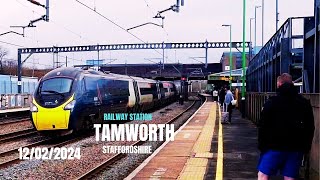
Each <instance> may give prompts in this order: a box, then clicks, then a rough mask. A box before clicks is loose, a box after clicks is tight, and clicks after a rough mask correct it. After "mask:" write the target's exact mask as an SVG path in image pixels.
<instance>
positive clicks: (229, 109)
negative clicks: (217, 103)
mask: <svg viewBox="0 0 320 180" xmlns="http://www.w3.org/2000/svg"><path fill="white" fill-rule="evenodd" d="M226 89H227V94H226V98H225V100H224V103H225V104H226V108H227V112H228V113H229V122H228V123H229V124H231V117H232V108H233V107H232V103H231V101H233V100H234V98H233V94H232V92H231V91H230V87H229V86H227V88H226Z"/></svg>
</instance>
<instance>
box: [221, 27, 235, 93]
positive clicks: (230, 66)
mask: <svg viewBox="0 0 320 180" xmlns="http://www.w3.org/2000/svg"><path fill="white" fill-rule="evenodd" d="M222 26H223V27H229V28H230V53H229V68H230V76H229V77H230V78H229V86H230V89H231V87H232V59H233V57H232V28H231V25H230V24H224V25H222Z"/></svg>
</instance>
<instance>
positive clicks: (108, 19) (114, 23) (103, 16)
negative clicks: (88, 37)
mask: <svg viewBox="0 0 320 180" xmlns="http://www.w3.org/2000/svg"><path fill="white" fill-rule="evenodd" d="M75 1H76V2H78V3H79V4H81V5H82V6H84V7H86V8H87V9H89V10H91V11H92V12H93V13H96V14H97V15H99V16H101V17H102V18H104V19H105V20H107V21H109V22H110V23H112V24H113V25H115V26H117V27H118V28H120V29H122V30H123V31H125V32H127V33H128V34H130V35H131V36H133V37H135V38H136V39H138V40H139V41H141V42H143V43H144V44H148V43H147V42H146V41H144V40H142V39H141V38H139V37H138V36H137V35H135V34H133V33H131V32H129V31H128V30H127V29H126V28H124V27H122V26H121V25H119V24H118V23H116V22H114V21H113V20H111V19H110V18H108V17H106V16H105V15H103V14H101V13H100V12H98V11H96V10H94V9H93V8H91V7H90V6H88V5H86V4H84V3H83V2H81V1H79V0H75ZM153 50H154V51H156V52H157V53H159V54H160V55H162V53H161V52H159V51H157V50H156V49H153Z"/></svg>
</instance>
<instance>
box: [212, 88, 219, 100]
mask: <svg viewBox="0 0 320 180" xmlns="http://www.w3.org/2000/svg"><path fill="white" fill-rule="evenodd" d="M212 97H213V101H214V102H216V101H218V91H217V90H216V89H214V90H213V91H212Z"/></svg>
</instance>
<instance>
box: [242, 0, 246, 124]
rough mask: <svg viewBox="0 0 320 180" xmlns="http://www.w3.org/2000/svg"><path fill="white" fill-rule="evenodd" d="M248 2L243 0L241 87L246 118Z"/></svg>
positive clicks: (243, 115) (243, 111)
mask: <svg viewBox="0 0 320 180" xmlns="http://www.w3.org/2000/svg"><path fill="white" fill-rule="evenodd" d="M246 6H247V5H246V0H243V23H242V26H243V29H242V36H243V37H242V38H243V39H242V87H241V109H242V117H243V118H244V117H245V102H246V101H245V100H246V97H245V96H246V94H245V90H246V88H245V78H246V52H245V50H246V46H245V43H246Z"/></svg>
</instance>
